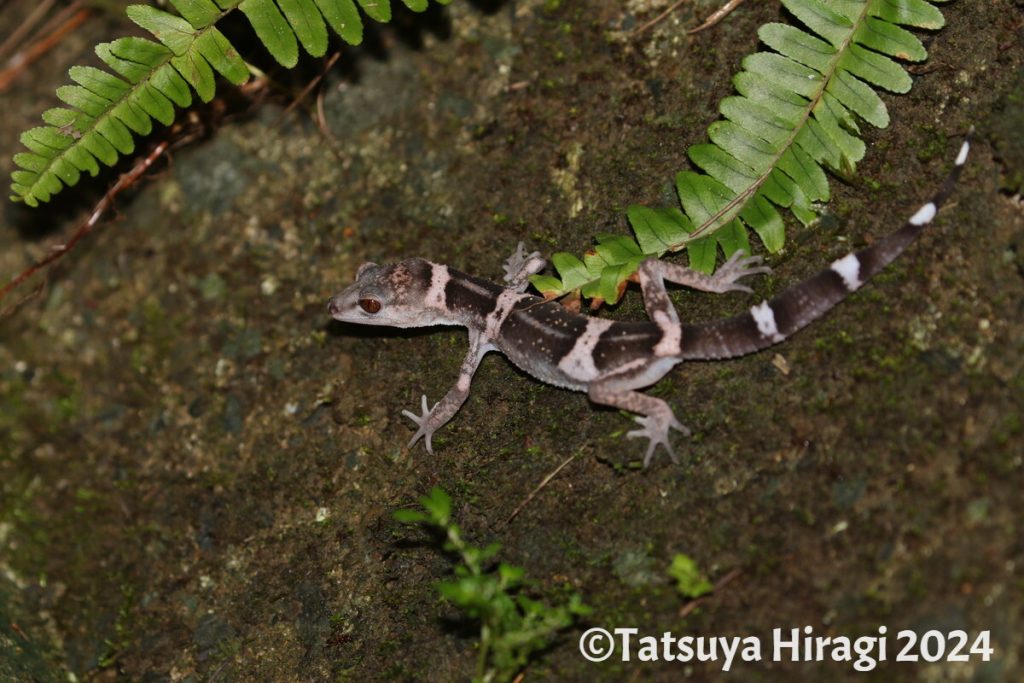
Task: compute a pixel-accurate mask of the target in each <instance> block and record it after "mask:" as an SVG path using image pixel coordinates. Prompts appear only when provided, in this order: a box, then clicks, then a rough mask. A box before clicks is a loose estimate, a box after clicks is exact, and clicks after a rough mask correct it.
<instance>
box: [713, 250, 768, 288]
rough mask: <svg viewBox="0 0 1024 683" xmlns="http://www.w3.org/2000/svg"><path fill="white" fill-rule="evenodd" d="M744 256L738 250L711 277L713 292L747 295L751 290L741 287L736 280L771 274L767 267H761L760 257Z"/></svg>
mask: <svg viewBox="0 0 1024 683" xmlns="http://www.w3.org/2000/svg"><path fill="white" fill-rule="evenodd" d="M744 254H745V252H744V251H743V250H742V249H740V250H739V251H737V252H736V253H735V254H733V255H732V256H731V257H730V258H729V260H728V261H726V262H725V263H723V264H722V267H721V268H719V269H718V271H717V272H716V273H715V274H714V275H712V276H711V279H712V281H714V284H715V285H716V288H715V290H714V291H716V292H719V293H721V292H747V293H748V294H749V293H750V292H751V291H753V290H751V289H750V287H747V286H746V285H741V284H740V283H739V282H737V280H739V279H740V278H743V277H747V276H748V275H757V274H759V273H770V272H772V269H771V268H769V267H768V266H763V265H761V263H762V262H763V259H762V258H761V257H760V256H744Z"/></svg>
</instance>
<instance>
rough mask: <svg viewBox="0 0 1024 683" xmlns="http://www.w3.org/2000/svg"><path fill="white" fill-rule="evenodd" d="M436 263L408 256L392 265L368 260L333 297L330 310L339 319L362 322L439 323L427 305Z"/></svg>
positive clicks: (383, 323) (407, 325)
mask: <svg viewBox="0 0 1024 683" xmlns="http://www.w3.org/2000/svg"><path fill="white" fill-rule="evenodd" d="M432 269H433V266H432V264H431V263H429V262H428V261H424V260H423V259H408V260H405V261H401V262H400V263H395V264H393V265H390V266H378V265H377V264H376V263H364V264H363V265H361V266H359V270H358V271H357V272H356V280H355V282H353V283H352V284H351V285H349V286H348V287H346V288H345V289H343V290H341V291H340V292H338V293H337V294H335V295H334V296H332V297H331V299H330V301H328V302H327V310H328V311H329V312H330V314H331V317H332V318H334V319H335V320H341V321H342V322H347V323H357V324H360V325H386V326H389V327H422V326H426V325H433V324H436V321H435V316H434V315H432V314H431V313H430V312H429V311H428V310H427V309H426V307H424V305H423V303H424V299H425V297H426V294H427V290H428V289H429V288H430V281H431V273H432Z"/></svg>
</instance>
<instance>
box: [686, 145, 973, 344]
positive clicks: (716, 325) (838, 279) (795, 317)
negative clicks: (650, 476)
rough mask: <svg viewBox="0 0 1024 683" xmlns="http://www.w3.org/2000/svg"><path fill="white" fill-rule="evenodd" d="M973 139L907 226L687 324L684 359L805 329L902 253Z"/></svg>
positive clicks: (938, 203)
mask: <svg viewBox="0 0 1024 683" xmlns="http://www.w3.org/2000/svg"><path fill="white" fill-rule="evenodd" d="M971 132H973V129H972V131H971ZM970 140H971V133H968V134H967V137H966V139H965V140H964V142H963V144H962V145H961V146H960V152H959V153H958V154H957V157H956V162H955V163H954V165H953V170H952V171H951V172H950V174H949V177H947V178H946V182H945V183H943V185H942V187H941V188H940V189H939V191H938V192H936V193H935V196H934V197H932V199H931V201H929V202H928V203H926V204H924V205H923V206H921V208H919V209H918V210H917V212H916V213H914V215H913V216H911V217H910V218H909V219H908V220H907V222H906V224H905V225H904V226H903V227H902V228H900V229H899V230H897V231H896V232H894V233H892V234H890V235H888V236H887V237H885V238H883V239H880V240H878V241H877V242H876V243H875V244H872V245H871V246H870V247H867V248H866V249H862V250H861V251H858V252H855V253H851V254H847V255H846V256H844V257H843V258H841V259H838V260H836V261H834V262H833V263H832V265H831V266H829V267H828V268H827V269H825V270H823V271H821V272H820V273H818V274H817V275H815V276H813V277H811V278H809V279H807V280H804V281H803V282H801V283H800V284H797V285H794V286H793V287H790V288H789V289H787V290H786V291H785V292H783V293H782V294H780V295H779V296H777V297H775V298H774V299H772V300H771V301H762V302H761V303H760V304H758V305H756V306H753V307H752V308H751V309H750V310H749V311H748V312H747V313H743V314H740V315H737V316H734V317H732V318H726V319H723V320H718V321H715V322H711V323H706V324H698V325H687V324H684V325H683V329H682V345H681V350H680V355H681V357H682V359H683V360H713V359H720V358H734V357H736V356H743V355H746V354H748V353H753V352H754V351H760V350H761V349H765V348H767V347H769V346H772V345H774V344H777V343H779V342H781V341H783V340H784V339H787V338H788V337H790V336H791V335H792V334H794V333H795V332H797V331H798V330H801V329H803V328H804V327H806V326H807V325H809V324H810V323H811V322H813V321H815V320H817V319H818V318H820V317H821V316H823V315H824V314H825V313H827V312H828V311H829V310H830V309H831V308H832V307H833V306H835V305H836V304H838V303H839V302H840V301H842V300H843V299H845V298H846V297H847V296H848V295H849V294H850V293H852V292H855V291H856V290H857V289H859V288H860V287H861V285H863V284H864V283H865V282H867V281H868V280H869V279H870V278H871V277H872V276H874V275H875V274H876V273H878V272H879V271H881V270H882V269H883V268H885V267H886V266H887V265H889V264H890V263H892V262H893V261H894V260H895V259H896V257H898V256H899V255H900V254H902V253H903V251H904V250H905V249H906V248H907V247H908V246H909V245H910V243H911V242H913V241H914V239H916V238H917V236H918V235H919V234H921V233H922V232H923V231H924V229H925V228H926V227H927V226H928V225H929V224H931V222H932V220H933V219H934V218H935V216H936V214H937V213H938V211H939V209H940V208H941V207H942V204H943V203H944V202H945V201H946V200H947V199H949V196H950V195H951V194H952V193H953V190H954V188H955V187H956V183H957V180H958V179H959V177H960V172H961V171H962V170H963V167H964V164H965V163H966V162H967V155H968V154H969V152H970Z"/></svg>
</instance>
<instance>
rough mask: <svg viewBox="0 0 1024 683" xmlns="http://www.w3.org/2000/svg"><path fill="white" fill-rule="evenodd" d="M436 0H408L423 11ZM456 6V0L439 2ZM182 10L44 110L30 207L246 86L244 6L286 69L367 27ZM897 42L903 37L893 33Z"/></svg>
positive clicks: (30, 176)
mask: <svg viewBox="0 0 1024 683" xmlns="http://www.w3.org/2000/svg"><path fill="white" fill-rule="evenodd" d="M427 1H428V0H403V2H405V4H407V5H408V6H409V7H410V8H411V9H413V10H414V11H417V12H420V11H423V10H424V9H426V7H427ZM439 1H440V2H441V3H442V4H447V3H448V2H449V1H450V0H439ZM358 2H359V5H360V6H361V7H362V8H363V11H365V12H366V14H367V15H369V16H370V17H371V18H373V19H376V20H377V21H389V20H390V19H391V5H390V2H389V0H358ZM170 4H171V6H173V8H174V9H175V10H176V11H177V14H173V13H171V12H167V11H164V10H161V9H157V8H155V7H151V6H149V5H130V6H129V7H128V8H127V10H126V11H127V14H128V17H129V18H130V19H131V20H132V21H133V22H134V23H135V24H137V25H139V26H140V27H142V28H143V29H145V30H146V31H148V32H149V33H151V34H152V35H153V37H154V38H156V41H153V40H149V39H147V38H138V37H130V38H119V39H117V40H115V41H113V42H110V43H102V44H100V45H98V46H96V54H97V55H98V56H99V58H100V59H101V60H102V61H103V63H104V64H106V65H107V66H108V67H109V68H110V69H111V71H112V72H113V73H109V72H106V71H103V70H101V69H96V68H93V67H83V66H76V67H72V68H71V70H70V76H71V80H72V81H74V85H66V86H62V87H61V88H59V89H58V90H57V97H59V98H60V99H61V100H62V101H63V102H64V103H65V104H67V105H69V107H67V108H64V107H58V108H54V109H50V110H49V111H47V112H46V113H45V114H43V121H44V122H45V123H46V124H47V126H45V127H41V128H34V129H32V130H30V131H28V132H27V133H25V135H23V136H22V142H23V143H24V144H25V146H26V147H28V149H29V152H22V153H19V154H16V155H15V157H14V163H15V165H16V166H17V167H18V170H16V171H15V172H14V173H13V174H12V175H11V180H12V184H11V190H12V192H13V194H12V197H11V198H12V199H13V200H15V201H24V202H25V203H26V204H28V205H29V206H37V205H38V204H39V203H40V202H45V201H49V199H50V197H51V196H53V195H54V194H56V193H57V192H59V191H60V190H61V188H62V187H63V186H64V185H74V184H75V183H77V182H78V181H79V179H80V177H81V174H82V173H89V174H90V175H94V176H95V175H97V174H98V173H99V170H100V164H101V163H102V164H105V165H107V166H112V165H114V164H115V163H117V160H118V158H119V157H120V156H121V155H123V154H131V153H132V152H133V151H134V149H135V140H134V138H135V136H136V135H148V134H149V133H150V132H151V130H152V128H153V120H156V121H157V122H159V123H162V124H164V125H170V124H171V123H173V122H174V118H175V113H176V112H175V106H177V107H180V108H182V109H184V108H187V107H189V106H191V104H192V92H193V91H195V93H196V94H197V95H198V96H199V98H200V99H201V100H203V101H204V102H208V101H210V100H211V99H213V97H214V95H215V93H216V87H217V82H216V76H215V73H216V74H220V75H221V76H223V77H224V78H225V79H227V80H228V81H229V82H231V83H233V84H235V85H241V84H242V83H245V82H246V81H247V80H248V79H249V68H248V67H247V66H246V64H245V62H244V61H243V60H242V58H241V57H240V56H239V54H238V51H237V50H236V49H235V47H234V46H233V45H232V44H231V43H230V42H229V41H228V39H227V38H226V37H225V36H224V34H223V33H221V32H220V31H219V30H218V29H217V28H216V23H217V22H218V21H220V20H221V19H222V18H223V17H224V16H225V15H226V14H228V13H229V12H232V11H234V10H236V9H238V10H240V11H241V12H242V14H243V15H245V17H246V18H247V19H248V20H249V23H250V25H251V26H252V28H253V30H254V31H255V32H256V36H257V37H258V38H259V39H260V42H262V43H263V45H264V47H266V48H267V51H268V52H270V54H271V56H272V57H273V58H274V59H275V60H277V61H278V62H279V63H281V64H282V65H284V66H286V67H292V66H294V65H295V64H296V63H297V62H298V59H299V45H302V47H303V49H304V50H305V51H306V52H308V53H309V54H311V55H313V56H314V57H319V56H322V55H324V54H326V52H327V44H328V36H327V28H328V27H330V28H331V30H333V31H334V32H335V33H337V34H338V35H339V36H341V38H342V39H343V40H345V41H346V42H348V43H351V44H358V43H359V42H361V41H362V39H363V23H362V18H361V17H360V15H359V10H358V9H357V8H356V4H355V3H354V2H353V0H276V1H275V0H215V1H211V0H171V3H170ZM893 40H897V41H898V38H896V39H893Z"/></svg>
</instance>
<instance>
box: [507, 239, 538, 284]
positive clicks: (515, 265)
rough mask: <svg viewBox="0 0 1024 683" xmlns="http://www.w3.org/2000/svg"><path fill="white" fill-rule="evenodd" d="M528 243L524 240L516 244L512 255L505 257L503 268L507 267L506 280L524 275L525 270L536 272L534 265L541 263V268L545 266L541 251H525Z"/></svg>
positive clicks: (509, 280) (516, 278) (510, 280)
mask: <svg viewBox="0 0 1024 683" xmlns="http://www.w3.org/2000/svg"><path fill="white" fill-rule="evenodd" d="M525 251H526V245H525V244H523V243H522V242H520V243H519V245H518V246H516V250H515V251H514V252H512V255H511V256H509V257H508V258H507V259H505V264H504V265H503V266H502V268H504V269H505V276H504V278H503V279H504V280H505V282H512V281H513V280H518V279H520V278H522V277H523V275H522V274H523V272H524V271H528V272H536V270H534V268H533V266H534V265H535V264H537V263H538V260H539V263H540V268H543V267H544V266H543V259H542V258H541V255H540V252H539V251H534V252H531V253H529V254H527V253H525Z"/></svg>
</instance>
